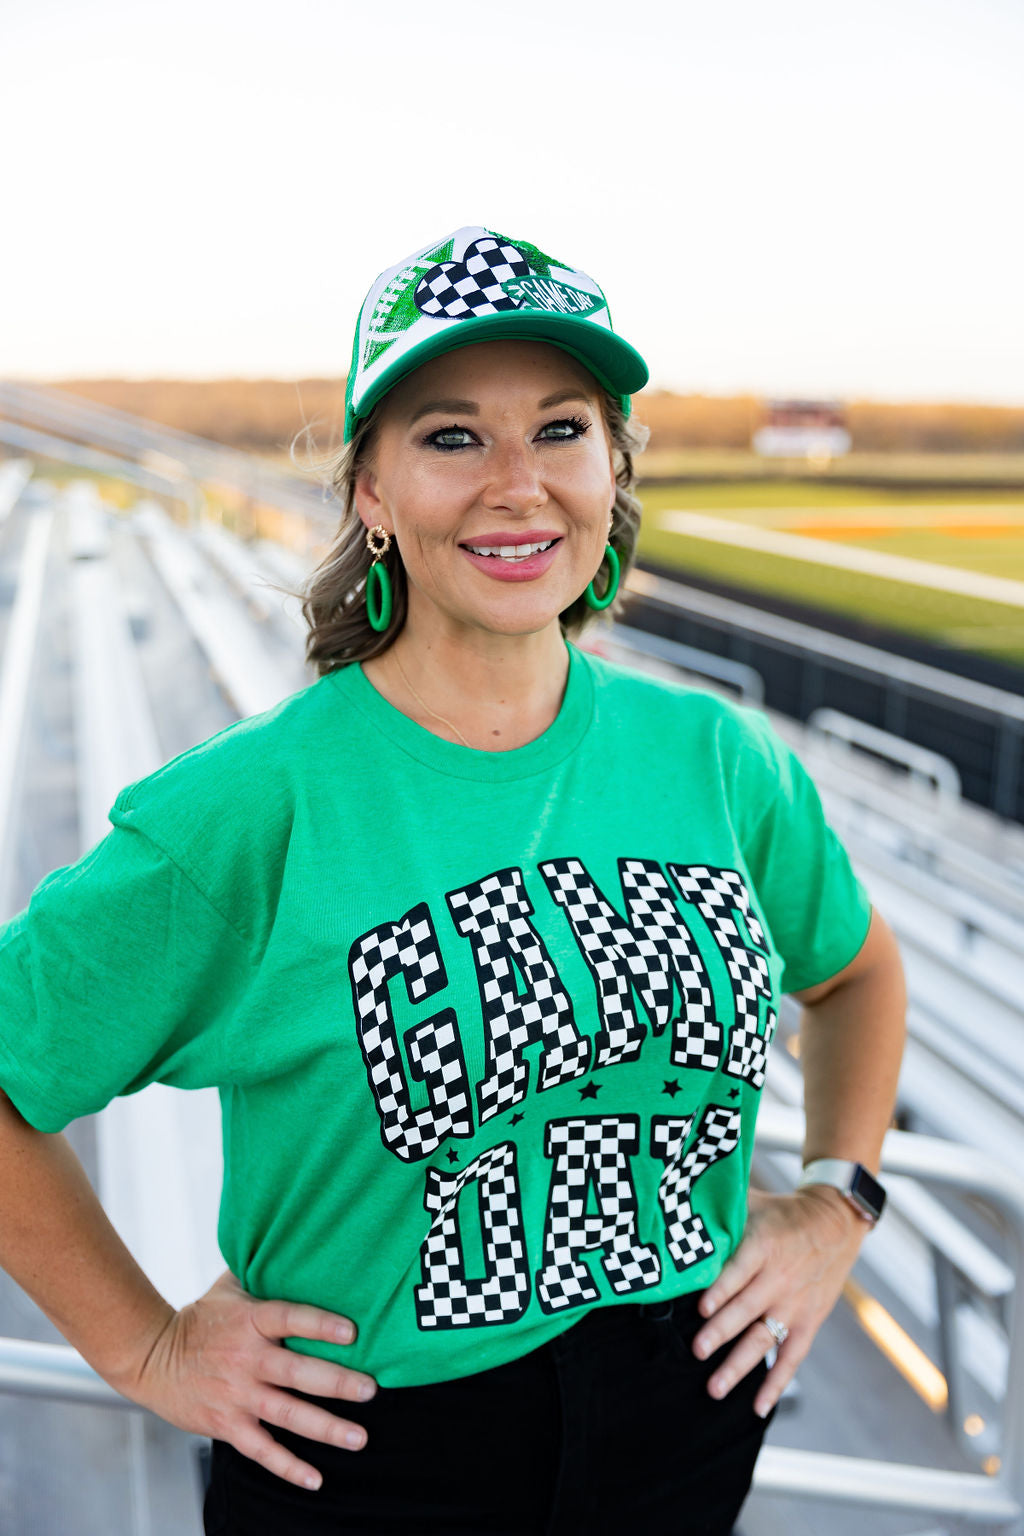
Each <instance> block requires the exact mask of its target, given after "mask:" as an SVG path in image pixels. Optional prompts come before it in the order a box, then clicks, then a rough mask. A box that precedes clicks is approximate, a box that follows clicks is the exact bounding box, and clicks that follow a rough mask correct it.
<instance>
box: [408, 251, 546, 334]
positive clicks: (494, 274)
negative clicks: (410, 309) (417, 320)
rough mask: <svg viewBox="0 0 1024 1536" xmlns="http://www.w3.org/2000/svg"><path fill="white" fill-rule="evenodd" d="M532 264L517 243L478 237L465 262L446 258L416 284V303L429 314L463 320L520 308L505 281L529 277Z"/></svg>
mask: <svg viewBox="0 0 1024 1536" xmlns="http://www.w3.org/2000/svg"><path fill="white" fill-rule="evenodd" d="M529 272H530V263H529V262H528V261H527V259H526V257H525V256H524V255H523V253H522V251H520V250H518V249H517V248H516V246H514V245H511V244H509V243H508V242H506V241H501V240H496V239H495V238H494V236H493V235H486V236H484V238H483V239H481V240H475V241H474V242H473V244H472V245H471V246H469V248H468V249H467V251H466V254H465V257H464V258H463V260H462V261H443V262H441V263H440V264H439V265H438V266H436V267H434V268H433V269H432V270H431V271H430V272H428V273H427V275H426V277H423V278H421V279H420V281H419V282H418V283H417V285H416V293H415V299H416V305H417V307H418V308H419V309H420V310H422V312H423V313H424V314H425V315H435V316H443V317H444V318H445V319H446V320H462V319H465V318H466V317H467V316H468V315H497V314H500V313H501V311H502V310H503V309H518V307H519V306H518V304H517V303H516V301H515V300H514V299H510V298H509V297H508V295H507V294H506V293H505V292H504V291H503V289H502V287H501V284H502V283H507V282H510V281H511V279H512V278H514V277H527V276H528V275H529Z"/></svg>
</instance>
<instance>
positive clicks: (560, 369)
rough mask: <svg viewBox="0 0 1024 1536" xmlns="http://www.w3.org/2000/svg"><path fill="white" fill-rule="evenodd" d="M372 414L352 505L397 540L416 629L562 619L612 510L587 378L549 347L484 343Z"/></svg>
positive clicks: (416, 378) (514, 629)
mask: <svg viewBox="0 0 1024 1536" xmlns="http://www.w3.org/2000/svg"><path fill="white" fill-rule="evenodd" d="M379 410H380V416H381V420H380V427H379V432H378V437H377V446H376V450H375V452H374V454H373V456H372V461H371V462H370V463H369V464H368V465H367V466H366V467H365V468H364V469H363V471H362V472H361V473H360V474H359V475H358V476H357V480H356V507H357V509H358V511H359V515H360V517H361V518H362V520H363V522H364V523H365V524H366V525H367V527H372V526H374V525H375V524H378V523H379V524H381V525H382V526H383V527H384V528H386V529H387V530H388V531H389V532H390V533H392V534H394V536H395V539H396V541H397V544H398V549H399V553H400V555H401V558H402V563H403V565H404V567H405V571H406V575H407V577H408V586H409V613H408V624H409V627H410V630H411V631H412V632H414V633H416V634H417V636H418V637H420V638H424V639H429V638H430V636H431V634H436V633H439V632H440V631H447V632H448V633H454V632H462V633H464V632H465V631H466V630H474V631H487V632H489V633H491V634H501V635H509V636H510V635H524V634H535V633H537V632H538V631H540V630H543V629H546V628H547V627H549V626H550V625H552V624H556V623H557V620H558V615H559V614H560V613H561V612H562V611H563V609H565V608H568V607H569V605H570V604H571V603H573V602H574V601H575V600H576V599H577V598H578V597H579V596H580V594H581V593H582V592H583V590H584V588H585V587H586V585H587V583H588V582H589V581H591V580H592V579H593V577H594V576H595V575H596V573H597V570H598V567H599V566H600V564H601V559H602V556H603V554H604V547H605V544H606V543H607V540H608V529H609V524H610V520H611V511H612V508H613V506H614V504H615V489H616V487H615V476H614V469H613V465H612V457H611V449H610V445H609V442H608V437H607V433H606V431H605V426H604V418H603V416H602V412H601V405H600V386H599V385H598V383H597V381H596V380H595V379H594V377H593V375H592V374H590V373H589V372H588V371H587V369H586V368H584V367H583V365H582V364H581V363H577V362H576V360H575V358H572V357H570V356H569V355H568V353H566V352H562V351H560V350H559V349H558V348H557V347H553V346H549V345H548V344H547V343H546V342H534V341H488V342H479V343H476V344H474V345H472V346H467V347H462V348H460V349H458V350H457V351H455V352H449V353H446V354H444V355H443V356H442V357H438V358H435V359H433V361H431V362H429V363H425V364H424V365H423V367H421V368H419V369H417V371H416V372H415V373H413V374H410V375H409V377H408V378H407V379H403V380H402V382H401V383H400V384H398V385H396V386H395V388H394V389H393V390H392V391H391V392H390V394H388V395H387V396H386V397H385V399H384V400H383V401H382V403H381V406H380V407H379Z"/></svg>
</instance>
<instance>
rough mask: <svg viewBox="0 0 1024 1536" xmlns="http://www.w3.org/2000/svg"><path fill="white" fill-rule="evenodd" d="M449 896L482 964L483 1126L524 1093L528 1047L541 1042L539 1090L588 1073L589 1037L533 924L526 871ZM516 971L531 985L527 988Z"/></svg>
mask: <svg viewBox="0 0 1024 1536" xmlns="http://www.w3.org/2000/svg"><path fill="white" fill-rule="evenodd" d="M446 899H447V902H448V906H449V909H450V911H451V914H452V919H453V921H454V923H455V927H456V929H457V930H458V932H459V933H460V934H462V936H463V937H464V938H467V939H469V941H470V943H471V944H472V946H473V959H474V961H475V962H476V972H477V984H478V986H479V988H480V1001H481V1006H482V1009H483V1016H484V1027H485V1031H486V1035H487V1075H486V1077H485V1078H484V1081H483V1082H482V1083H480V1084H479V1085H478V1087H477V1105H478V1110H479V1116H480V1121H481V1123H482V1122H483V1121H485V1120H489V1119H490V1118H491V1117H492V1116H493V1115H496V1114H499V1113H500V1112H501V1111H502V1110H504V1109H507V1108H508V1107H509V1106H510V1105H512V1104H516V1103H518V1101H519V1100H520V1099H521V1098H523V1096H524V1095H525V1093H526V1089H527V1085H528V1083H529V1077H530V1069H529V1066H528V1064H527V1063H526V1062H524V1061H523V1059H522V1056H523V1050H524V1048H525V1047H526V1046H528V1045H532V1044H534V1043H535V1042H537V1041H543V1044H544V1053H543V1055H542V1056H541V1059H540V1063H539V1067H538V1082H537V1087H538V1088H539V1089H545V1088H553V1087H554V1086H555V1085H556V1084H557V1083H566V1082H569V1081H570V1080H571V1079H572V1078H574V1077H579V1076H581V1075H582V1074H583V1073H584V1072H586V1070H587V1063H588V1060H589V1057H590V1041H589V1040H587V1039H586V1037H585V1036H583V1035H581V1034H580V1032H579V1030H578V1029H577V1028H576V1023H575V1019H574V1017H573V1007H572V1002H571V1000H570V998H569V994H568V992H566V990H565V988H564V986H563V985H562V983H561V981H560V980H559V976H558V972H557V971H556V970H555V967H554V966H553V965H552V963H551V960H550V957H549V956H548V953H547V950H546V949H545V948H544V943H543V941H542V939H541V937H540V934H539V933H538V932H537V930H536V928H534V926H533V924H532V923H531V922H530V917H531V916H532V914H533V907H532V905H531V903H530V899H529V897H528V896H527V894H526V891H525V889H524V886H523V876H522V872H521V871H520V870H518V869H502V870H498V872H497V873H496V874H493V875H488V876H487V877H486V878H485V879H483V880H478V881H476V882H475V883H474V884H473V885H467V886H465V887H464V888H463V889H462V890H460V891H451V892H450V893H449V894H448V896H447V898H446ZM517 972H518V973H519V975H520V976H521V977H522V979H523V982H524V983H525V991H524V992H522V993H520V992H519V990H518V986H517V981H516V973H517Z"/></svg>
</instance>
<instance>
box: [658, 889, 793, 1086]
mask: <svg viewBox="0 0 1024 1536" xmlns="http://www.w3.org/2000/svg"><path fill="white" fill-rule="evenodd" d="M668 872H669V874H670V875H671V876H672V879H673V880H674V881H675V882H676V885H678V887H679V889H680V891H681V892H682V894H683V896H684V897H685V898H686V900H687V901H692V902H693V904H694V906H695V907H696V908H697V911H698V912H699V913H700V915H701V917H703V919H704V921H705V922H706V923H707V925H708V927H709V928H710V930H711V936H712V938H713V939H714V941H715V943H716V944H717V945H718V947H719V949H720V950H721V951H722V958H723V959H724V961H725V964H726V968H727V969H728V972H729V979H730V980H731V982H732V991H733V1000H734V1003H735V1009H736V1022H735V1023H734V1024H733V1027H732V1029H731V1030H730V1032H729V1056H728V1059H727V1061H726V1064H725V1071H726V1072H728V1073H729V1075H730V1076H731V1077H740V1078H742V1079H743V1080H744V1082H748V1083H752V1084H753V1085H754V1087H755V1088H762V1087H763V1086H764V1071H765V1066H766V1064H767V1060H768V1047H769V1046H770V1045H771V1043H772V1036H773V1035H774V1033H775V1025H776V1022H777V1015H776V1012H775V1008H774V1007H773V998H772V983H771V976H770V974H769V971H768V961H767V960H766V958H765V956H764V954H763V953H762V951H763V950H767V948H768V945H767V943H766V941H765V933H764V928H763V926H762V924H761V922H760V919H759V918H758V916H757V913H756V912H755V911H754V907H753V903H752V902H751V900H750V893H749V891H748V890H747V888H746V886H745V885H744V883H743V880H742V878H741V877H740V875H738V874H737V872H736V871H735V870H734V869H708V868H706V867H705V866H704V865H703V864H689V865H679V864H670V865H669V866H668ZM737 914H741V915H742V917H743V924H744V926H743V929H741V928H740V925H739V923H738V922H737V920H736V919H737ZM762 998H764V999H765V1003H766V1007H765V1010H764V1025H763V1027H761V1026H760V1025H759V1022H758V1021H759V1016H760V1000H761V999H762Z"/></svg>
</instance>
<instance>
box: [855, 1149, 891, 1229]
mask: <svg viewBox="0 0 1024 1536" xmlns="http://www.w3.org/2000/svg"><path fill="white" fill-rule="evenodd" d="M850 1195H851V1197H852V1198H853V1199H854V1200H856V1202H857V1204H858V1205H859V1206H860V1207H861V1208H862V1209H863V1210H865V1211H867V1213H868V1215H870V1216H873V1217H874V1218H875V1220H876V1221H877V1219H878V1217H879V1216H881V1214H882V1207H883V1206H884V1205H885V1190H884V1189H883V1188H882V1186H881V1184H879V1182H878V1180H877V1179H876V1178H873V1177H872V1175H871V1174H870V1173H869V1172H868V1170H867V1169H866V1168H865V1167H864V1166H863V1164H861V1163H858V1164H857V1166H856V1168H855V1169H854V1171H853V1178H852V1180H851V1182H850Z"/></svg>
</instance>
